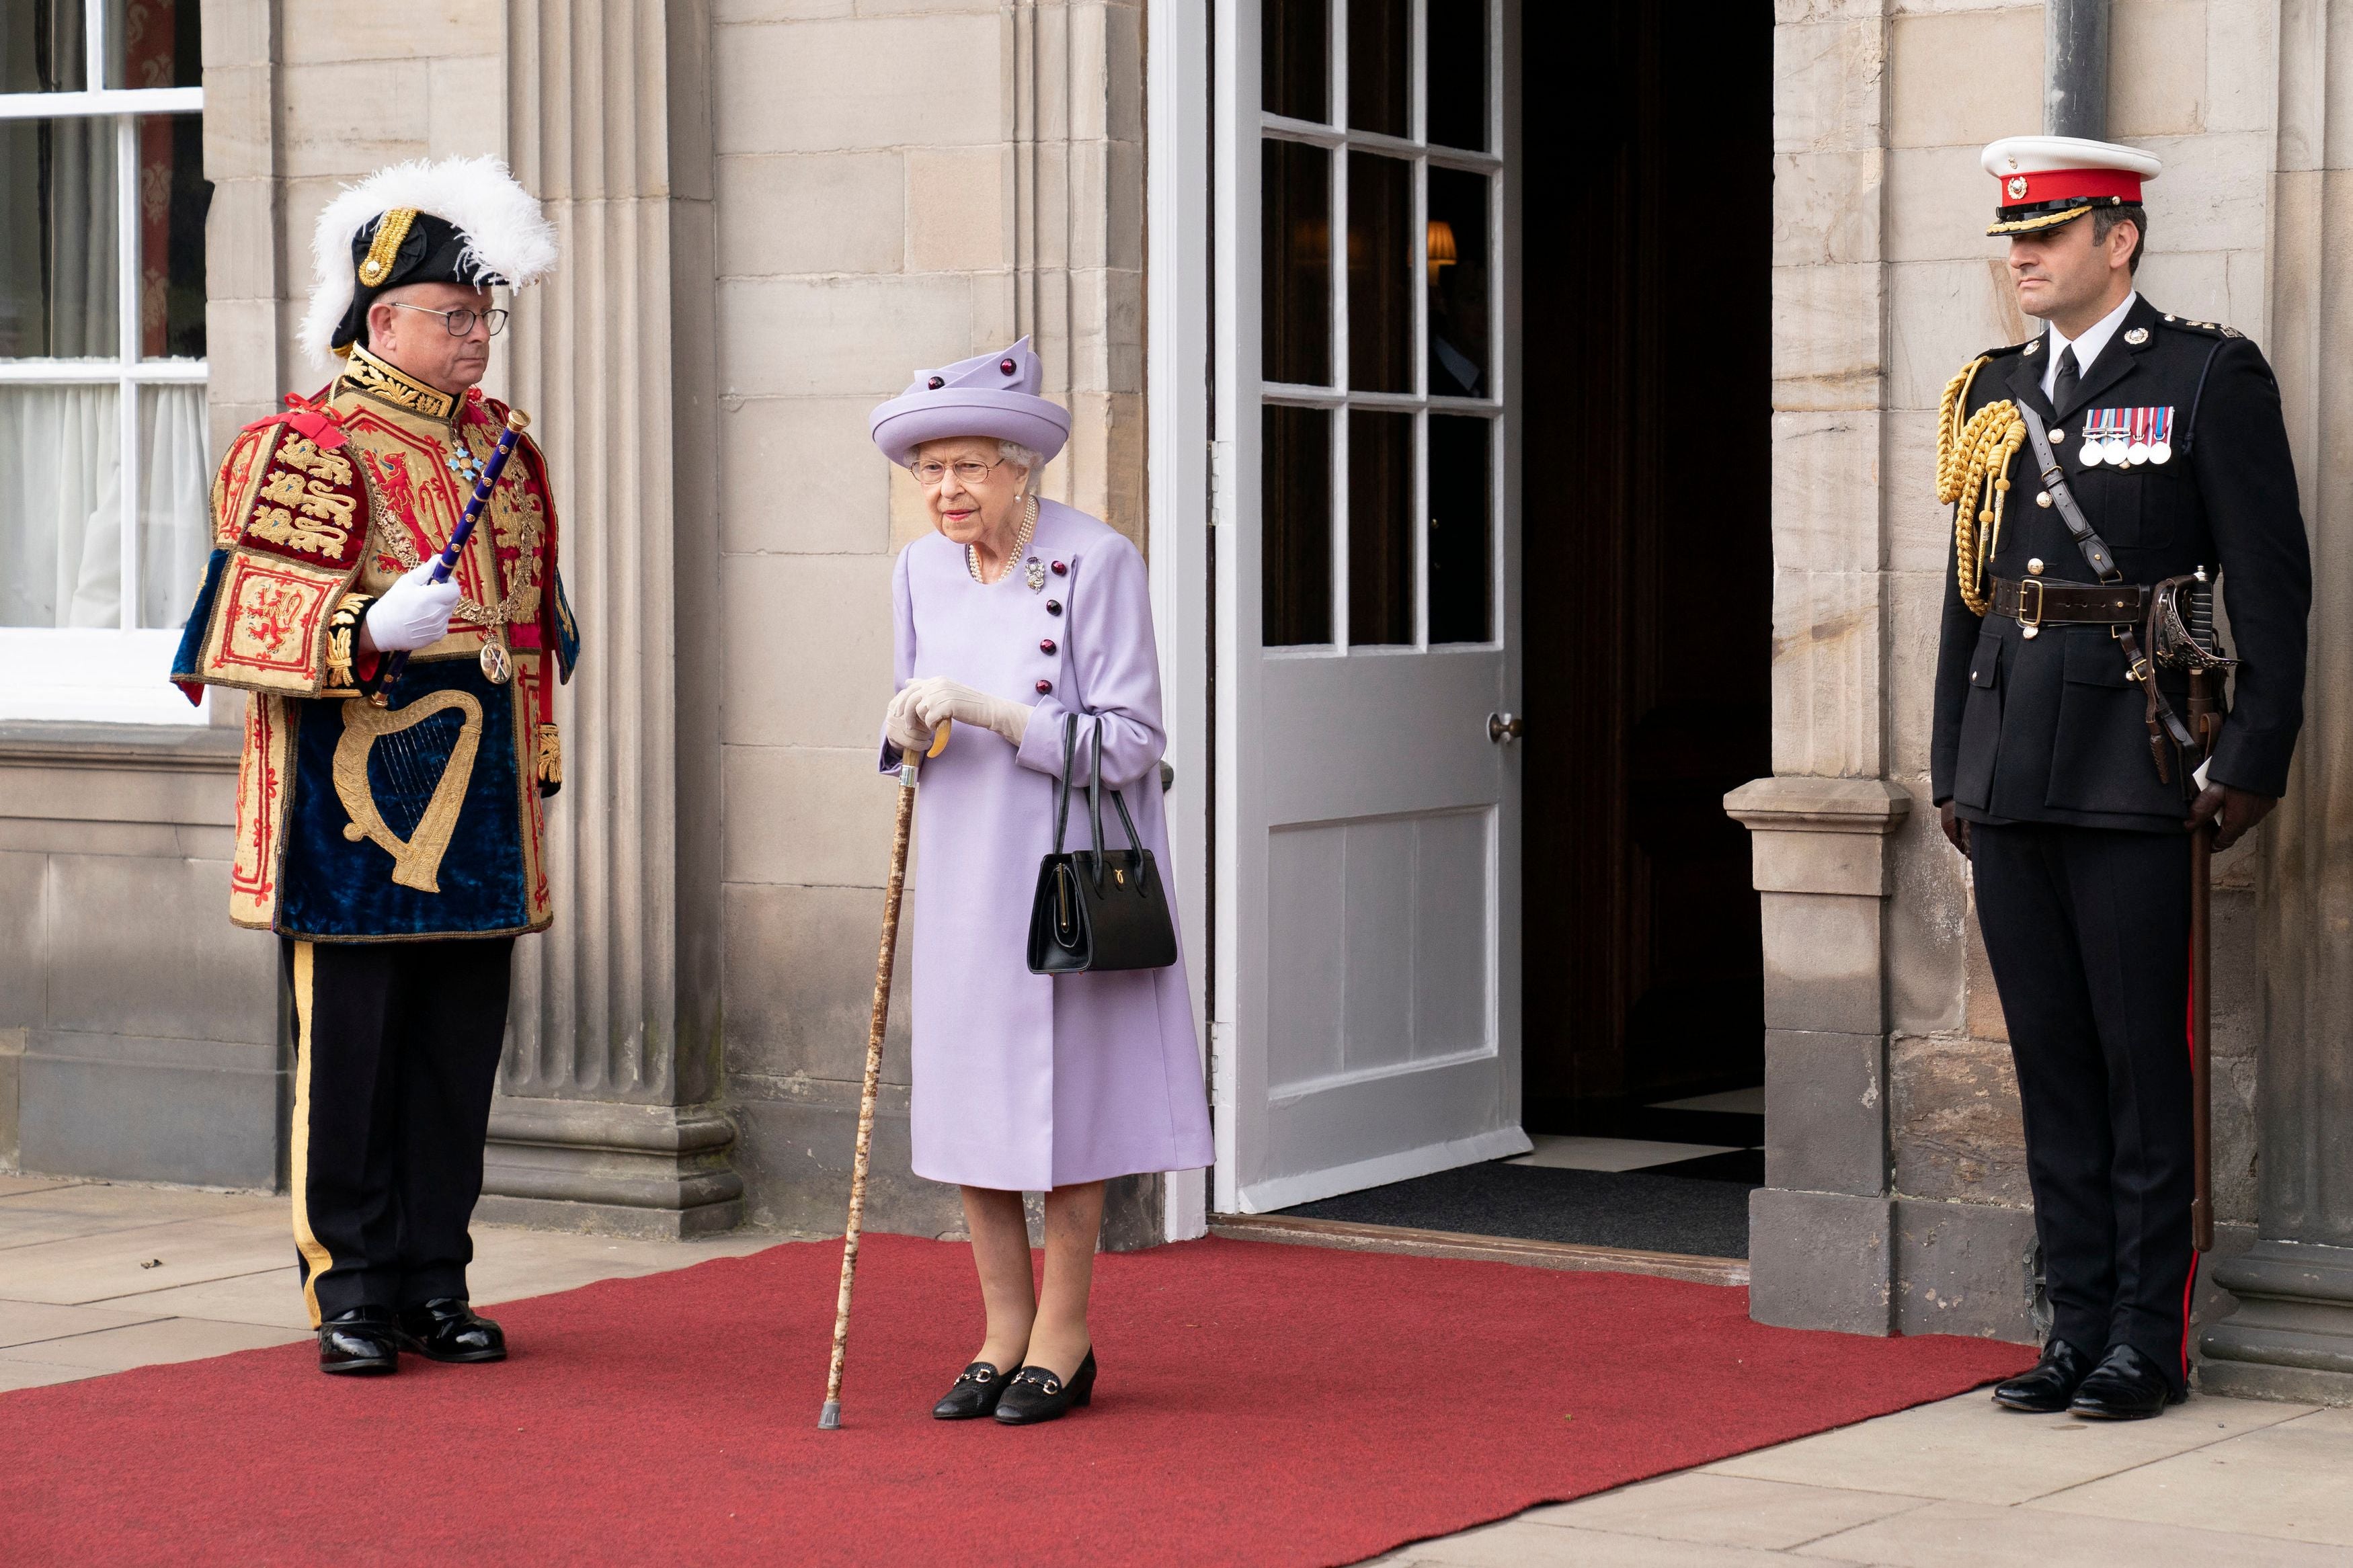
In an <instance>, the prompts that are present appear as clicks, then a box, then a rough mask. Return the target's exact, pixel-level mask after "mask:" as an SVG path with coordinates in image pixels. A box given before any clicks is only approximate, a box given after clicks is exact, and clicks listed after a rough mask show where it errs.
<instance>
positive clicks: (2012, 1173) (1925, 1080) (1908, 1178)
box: [1887, 1035, 2033, 1206]
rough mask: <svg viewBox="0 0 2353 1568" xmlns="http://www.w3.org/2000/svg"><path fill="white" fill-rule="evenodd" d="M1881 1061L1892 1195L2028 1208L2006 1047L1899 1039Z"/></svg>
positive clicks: (2014, 1083) (2022, 1135)
mask: <svg viewBox="0 0 2353 1568" xmlns="http://www.w3.org/2000/svg"><path fill="white" fill-rule="evenodd" d="M1887 1054H1888V1078H1889V1080H1890V1083H1891V1085H1892V1089H1893V1100H1892V1104H1891V1120H1892V1125H1893V1127H1894V1144H1895V1190H1896V1191H1897V1192H1898V1193H1900V1194H1903V1195H1904V1196H1905V1197H1907V1198H1933V1199H1936V1200H1937V1201H1939V1202H1944V1203H1966V1204H2004V1205H2012V1206H2023V1205H2028V1204H2031V1202H2032V1201H2033V1200H2032V1197H2031V1194H2029V1193H2028V1191H2027V1186H2026V1131H2025V1128H2024V1125H2023V1123H2022V1122H2021V1121H2020V1118H2019V1110H2018V1078H2017V1074H2016V1073H2015V1072H2014V1071H2013V1070H2012V1068H2011V1066H2010V1047H2008V1046H2006V1045H2002V1044H2000V1043H1997V1042H1994V1041H1988V1040H1972V1039H1967V1038H1957V1037H1949V1036H1947V1037H1941V1038H1923V1037H1919V1036H1914V1035H1899V1036H1897V1037H1895V1038H1894V1039H1893V1040H1891V1041H1890V1042H1889V1043H1888V1053H1887Z"/></svg>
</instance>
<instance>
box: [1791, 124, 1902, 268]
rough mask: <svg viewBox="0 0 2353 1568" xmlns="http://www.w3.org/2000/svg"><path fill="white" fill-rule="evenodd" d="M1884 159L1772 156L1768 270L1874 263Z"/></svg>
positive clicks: (1842, 154)
mask: <svg viewBox="0 0 2353 1568" xmlns="http://www.w3.org/2000/svg"><path fill="white" fill-rule="evenodd" d="M1885 167H1886V158H1885V155H1884V154H1883V153H1880V152H1879V151H1878V150H1876V149H1874V148H1842V149H1838V150H1834V151H1822V150H1809V151H1807V152H1803V153H1775V154H1774V155H1773V265H1774V266H1776V267H1820V266H1839V265H1844V264H1848V263H1852V262H1861V261H1875V260H1877V259H1878V258H1879V247H1880V236H1879V212H1880V208H1881V205H1883V204H1882V197H1881V189H1880V186H1881V182H1882V180H1883V178H1884V171H1885Z"/></svg>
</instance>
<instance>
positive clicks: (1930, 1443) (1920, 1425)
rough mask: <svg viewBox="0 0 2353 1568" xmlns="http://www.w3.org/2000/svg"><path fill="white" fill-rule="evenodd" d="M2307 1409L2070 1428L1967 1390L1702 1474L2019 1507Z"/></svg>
mask: <svg viewBox="0 0 2353 1568" xmlns="http://www.w3.org/2000/svg"><path fill="white" fill-rule="evenodd" d="M2310 1408H2311V1406H2309V1405H2271V1404H2266V1403H2263V1402H2261V1401H2257V1400H2249V1399H2215V1398H2200V1399H2197V1400H2194V1401H2193V1402H2191V1403H2190V1404H2189V1405H2184V1406H2182V1407H2180V1408H2179V1409H2177V1410H2174V1411H2171V1412H2169V1413H2168V1414H2167V1415H2163V1416H2161V1417H2159V1418H2158V1419H2157V1420H2154V1421H2116V1422H2098V1421H2078V1420H2076V1419H2075V1418H2074V1417H2073V1416H2071V1415H2017V1414H2014V1413H2012V1412H2010V1411H2006V1410H2003V1409H2002V1408H2000V1406H1999V1405H1995V1404H1994V1403H1993V1401H1992V1400H1990V1399H1989V1398H1988V1397H1986V1395H1985V1394H1983V1393H1975V1394H1962V1395H1960V1396H1958V1397H1957V1398H1953V1399H1947V1400H1941V1401H1939V1402H1938V1403H1936V1404H1934V1405H1921V1406H1919V1407H1918V1408H1916V1409H1913V1410H1905V1411H1899V1412H1897V1413H1896V1414H1895V1415H1883V1416H1881V1417H1880V1418H1879V1419H1877V1420H1875V1421H1866V1422H1863V1423H1862V1425H1860V1426H1848V1427H1843V1428H1841V1429H1840V1430H1838V1431H1835V1432H1824V1433H1821V1434H1820V1435H1819V1436H1812V1437H1800V1438H1799V1439H1798V1440H1797V1441H1796V1442H1794V1443H1784V1444H1782V1445H1781V1446H1780V1447H1775V1448H1761V1449H1758V1450H1757V1452H1755V1453H1752V1454H1741V1455H1737V1456H1736V1457H1735V1458H1729V1459H1725V1460H1724V1461H1722V1462H1720V1463H1718V1464H1715V1465H1710V1466H1708V1467H1707V1468H1708V1470H1709V1471H1710V1472H1712V1473H1714V1474H1716V1475H1732V1476H1746V1477H1749V1478H1750V1479H1756V1480H1769V1481H1794V1482H1797V1483H1799V1484H1801V1485H1806V1486H1820V1487H1838V1488H1841V1489H1850V1490H1854V1491H1873V1492H1897V1493H1903V1494H1905V1495H1910V1496H1919V1497H1932V1498H1949V1499H1953V1500H1960V1501H1969V1502H1987V1503H2020V1502H2024V1501H2026V1500H2029V1499H2031V1498H2040V1497H2047V1496H2049V1495H2050V1494H2051V1493H2052V1492H2056V1491H2060V1490H2063V1489H2066V1488H2068V1487H2074V1486H2081V1485H2083V1484H2084V1482H2086V1481H2092V1480H2097V1479H2100V1478H2101V1477H2104V1476H2112V1475H2116V1474H2117V1473H2118V1472H2120V1471H2124V1470H2129V1469H2133V1468H2137V1467H2138V1466H2141V1465H2147V1464H2151V1463H2153V1462H2155V1461H2157V1460H2158V1459H2165V1458H2172V1457H2173V1456H2174V1455H2177V1454H2181V1453H2186V1452H2188V1451H2189V1450H2191V1449H2193V1448H2201V1447H2205V1446H2207V1445H2208V1444H2211V1443H2218V1442H2221V1441H2222V1440H2223V1439H2224V1438H2227V1437H2232V1436H2238V1435H2240V1434H2242V1433H2245V1432H2252V1431H2254V1430H2256V1429H2258V1428H2260V1427H2264V1426H2276V1425H2278V1424H2279V1423H2281V1422H2284V1421H2288V1420H2292V1419H2294V1418H2295V1417H2296V1416H2298V1415H2304V1414H2305V1413H2306V1411H2308V1410H2309V1409H2310Z"/></svg>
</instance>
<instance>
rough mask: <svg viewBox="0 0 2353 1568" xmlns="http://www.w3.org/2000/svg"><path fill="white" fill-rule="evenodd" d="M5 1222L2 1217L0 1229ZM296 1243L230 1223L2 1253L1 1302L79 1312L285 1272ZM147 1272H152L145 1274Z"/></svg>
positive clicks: (177, 1223)
mask: <svg viewBox="0 0 2353 1568" xmlns="http://www.w3.org/2000/svg"><path fill="white" fill-rule="evenodd" d="M5 1221H6V1216H5V1213H0V1225H5ZM292 1247H293V1243H292V1241H291V1239H290V1237H288V1236H286V1235H285V1234H283V1233H281V1232H280V1231H278V1230H277V1229H276V1228H274V1227H271V1228H267V1229H265V1228H262V1227H259V1226H251V1225H240V1224H238V1223H237V1222H236V1221H235V1220H234V1219H217V1220H209V1219H180V1220H172V1221H169V1222H167V1223H165V1224H163V1225H151V1226H140V1227H138V1228H136V1229H132V1230H122V1231H112V1232H109V1233H106V1234H104V1235H100V1236H82V1237H72V1238H71V1239H69V1240H64V1241H43V1242H36V1243H34V1244H33V1245H31V1246H29V1247H10V1248H8V1249H6V1250H5V1251H0V1258H5V1263H0V1299H5V1300H16V1301H51V1302H56V1303H58V1304H59V1305H80V1304H90V1303H97V1302H112V1301H117V1300H120V1298H122V1297H125V1296H132V1295H138V1294H142V1293H143V1292H146V1291H150V1290H160V1289H166V1288H168V1287H171V1286H174V1285H194V1284H198V1283H201V1282H203V1281H205V1280H208V1279H230V1278H232V1277H234V1276H237V1275H239V1274H254V1273H259V1271H261V1270H262V1269H265V1268H280V1267H282V1266H284V1264H285V1263H286V1261H287V1258H288V1254H289V1253H290V1250H291V1248H292ZM150 1265H152V1267H150Z"/></svg>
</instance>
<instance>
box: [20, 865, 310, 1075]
mask: <svg viewBox="0 0 2353 1568" xmlns="http://www.w3.org/2000/svg"><path fill="white" fill-rule="evenodd" d="M47 903H48V910H49V944H50V946H49V952H50V964H49V973H48V978H47V985H48V1009H47V1019H48V1025H49V1027H51V1028H52V1029H67V1030H82V1031H87V1032H90V1033H92V1034H110V1035H111V1034H122V1035H148V1036H154V1037H170V1038H201V1039H215V1040H228V1041H241V1042H247V1043H250V1044H256V1045H265V1044H267V1045H274V1044H275V1042H276V1041H277V1038H278V1005H277V999H278V990H277V985H276V984H275V982H274V980H273V979H272V975H273V973H274V964H275V963H276V957H277V951H278V943H277V941H276V939H274V938H273V937H271V936H270V935H269V933H268V932H267V931H245V930H241V929H239V928H238V927H236V926H232V925H230V924H229V923H228V918H227V911H228V866H227V862H225V861H207V860H184V861H168V860H160V859H151V858H133V857H130V856H116V855H88V856H79V855H60V856H56V857H53V858H51V859H50V861H49V867H48V888H47ZM158 929H163V930H168V931H174V932H175V933H177V934H176V935H175V936H174V938H173V940H172V941H171V942H170V943H169V944H167V945H166V946H165V947H164V948H162V949H159V947H158V945H157V944H156V943H155V942H154V941H153V938H152V936H151V934H150V933H151V932H153V931H155V930H158Z"/></svg>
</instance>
